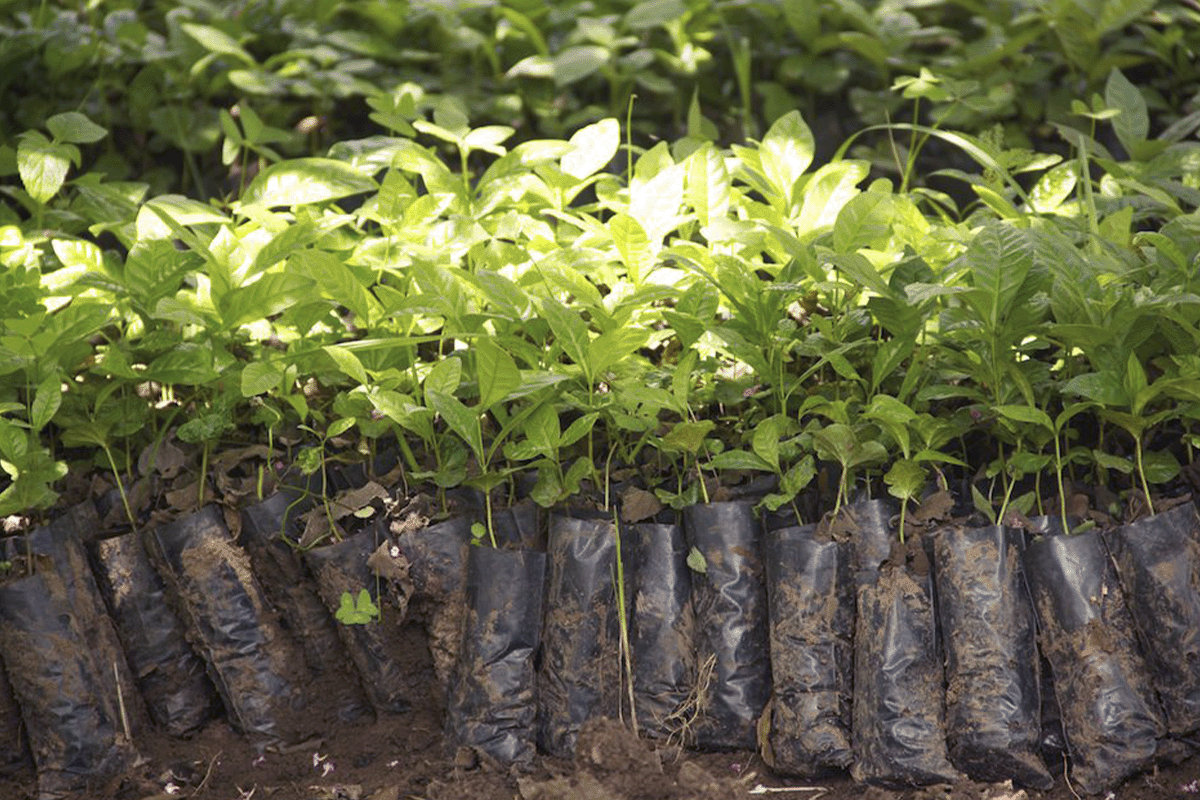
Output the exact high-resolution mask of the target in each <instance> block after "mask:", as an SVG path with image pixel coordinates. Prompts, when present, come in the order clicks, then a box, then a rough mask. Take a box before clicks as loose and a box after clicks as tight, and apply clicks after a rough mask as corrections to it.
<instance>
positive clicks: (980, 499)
mask: <svg viewBox="0 0 1200 800" xmlns="http://www.w3.org/2000/svg"><path fill="white" fill-rule="evenodd" d="M971 500H972V502H973V503H974V505H975V510H976V511H978V512H979V513H980V514H983V515H984V516H985V517H987V519H988V521H989V522H990V523H992V524H993V525H995V524H996V509H995V507H993V506H992V503H991V501H990V500H988V499H987V497H985V496H984V494H983V492H981V491H979V487H978V486H976V485H975V484H973V483H972V484H971Z"/></svg>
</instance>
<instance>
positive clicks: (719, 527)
mask: <svg viewBox="0 0 1200 800" xmlns="http://www.w3.org/2000/svg"><path fill="white" fill-rule="evenodd" d="M683 520H684V531H685V533H686V534H687V539H688V542H689V543H690V544H691V546H693V547H695V548H696V549H697V550H698V551H699V552H700V555H702V556H703V557H704V572H703V573H700V574H694V575H693V576H692V602H693V604H694V606H695V610H696V674H697V687H698V691H699V694H700V696H699V703H700V716H699V718H698V719H697V721H696V725H695V742H696V744H697V745H698V746H700V747H702V748H706V749H715V750H720V749H750V750H752V749H754V748H755V746H756V744H757V740H758V736H757V725H758V719H759V717H760V716H761V715H762V712H763V709H764V708H765V707H766V704H767V701H768V699H769V698H770V696H771V654H770V632H769V625H768V621H767V590H766V585H765V583H764V575H763V563H762V554H761V553H760V552H759V535H760V531H761V528H760V526H759V524H758V520H756V519H755V518H754V512H753V510H752V506H751V505H750V504H749V503H746V502H729V503H709V504H706V505H693V506H687V507H685V508H684V509H683ZM709 676H711V677H709Z"/></svg>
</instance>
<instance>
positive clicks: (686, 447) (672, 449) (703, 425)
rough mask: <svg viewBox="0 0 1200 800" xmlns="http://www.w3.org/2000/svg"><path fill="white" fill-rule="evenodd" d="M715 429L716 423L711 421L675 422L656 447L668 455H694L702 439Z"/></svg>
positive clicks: (701, 443) (702, 442)
mask: <svg viewBox="0 0 1200 800" xmlns="http://www.w3.org/2000/svg"><path fill="white" fill-rule="evenodd" d="M715 427H716V423H715V422H713V421H712V420H711V419H705V420H700V421H699V422H677V423H675V426H674V427H672V428H671V430H670V431H669V432H668V433H667V435H666V436H664V437H663V438H662V439H660V440H659V442H658V447H659V449H660V450H663V451H664V452H668V453H687V454H689V455H695V454H696V453H697V452H698V451H699V450H700V446H701V445H703V444H704V438H705V437H706V436H708V434H709V433H711V432H712V429H713V428H715Z"/></svg>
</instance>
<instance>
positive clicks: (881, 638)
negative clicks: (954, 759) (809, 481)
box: [850, 537, 960, 785]
mask: <svg viewBox="0 0 1200 800" xmlns="http://www.w3.org/2000/svg"><path fill="white" fill-rule="evenodd" d="M857 544H858V542H857V541H856V545H857ZM878 545H879V542H878V541H877V540H876V537H872V539H870V540H868V541H867V546H868V547H870V548H871V551H870V553H868V554H863V553H859V554H858V555H857V556H856V561H857V563H859V564H862V565H864V568H863V569H861V570H860V571H859V572H858V573H857V575H856V579H855V580H856V583H857V596H856V615H857V618H856V623H855V632H854V703H853V724H852V726H851V731H852V742H853V745H854V758H855V761H854V764H853V765H852V766H851V769H850V774H851V775H852V776H853V777H854V778H855V780H860V781H864V782H869V783H880V784H914V785H924V784H933V783H953V782H955V781H956V780H958V779H959V777H960V776H959V774H958V772H957V771H956V770H955V769H954V767H953V766H951V764H950V761H949V759H948V757H947V754H946V718H945V693H944V689H943V685H942V681H943V670H942V660H941V653H940V651H939V648H938V640H937V625H936V622H935V617H934V610H933V597H932V590H933V586H932V580H931V577H930V575H929V570H928V562H927V561H926V560H925V551H924V549H923V548H922V546H921V543H920V542H919V541H915V540H911V539H910V541H909V542H908V546H907V548H906V547H904V546H902V545H900V543H899V541H898V540H897V541H894V542H893V550H892V555H891V556H890V557H889V558H888V560H887V561H886V562H884V563H883V564H881V565H879V566H878V568H877V569H876V568H874V565H875V562H876V559H877V558H878V552H879V547H878ZM910 559H911V561H912V563H911V564H910V563H909V560H910Z"/></svg>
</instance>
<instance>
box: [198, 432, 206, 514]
mask: <svg viewBox="0 0 1200 800" xmlns="http://www.w3.org/2000/svg"><path fill="white" fill-rule="evenodd" d="M208 450H209V446H208V442H205V443H204V449H203V450H202V451H201V454H200V479H199V480H198V481H196V487H197V489H196V508H200V506H202V505H204V484H205V482H206V481H207V480H208Z"/></svg>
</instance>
